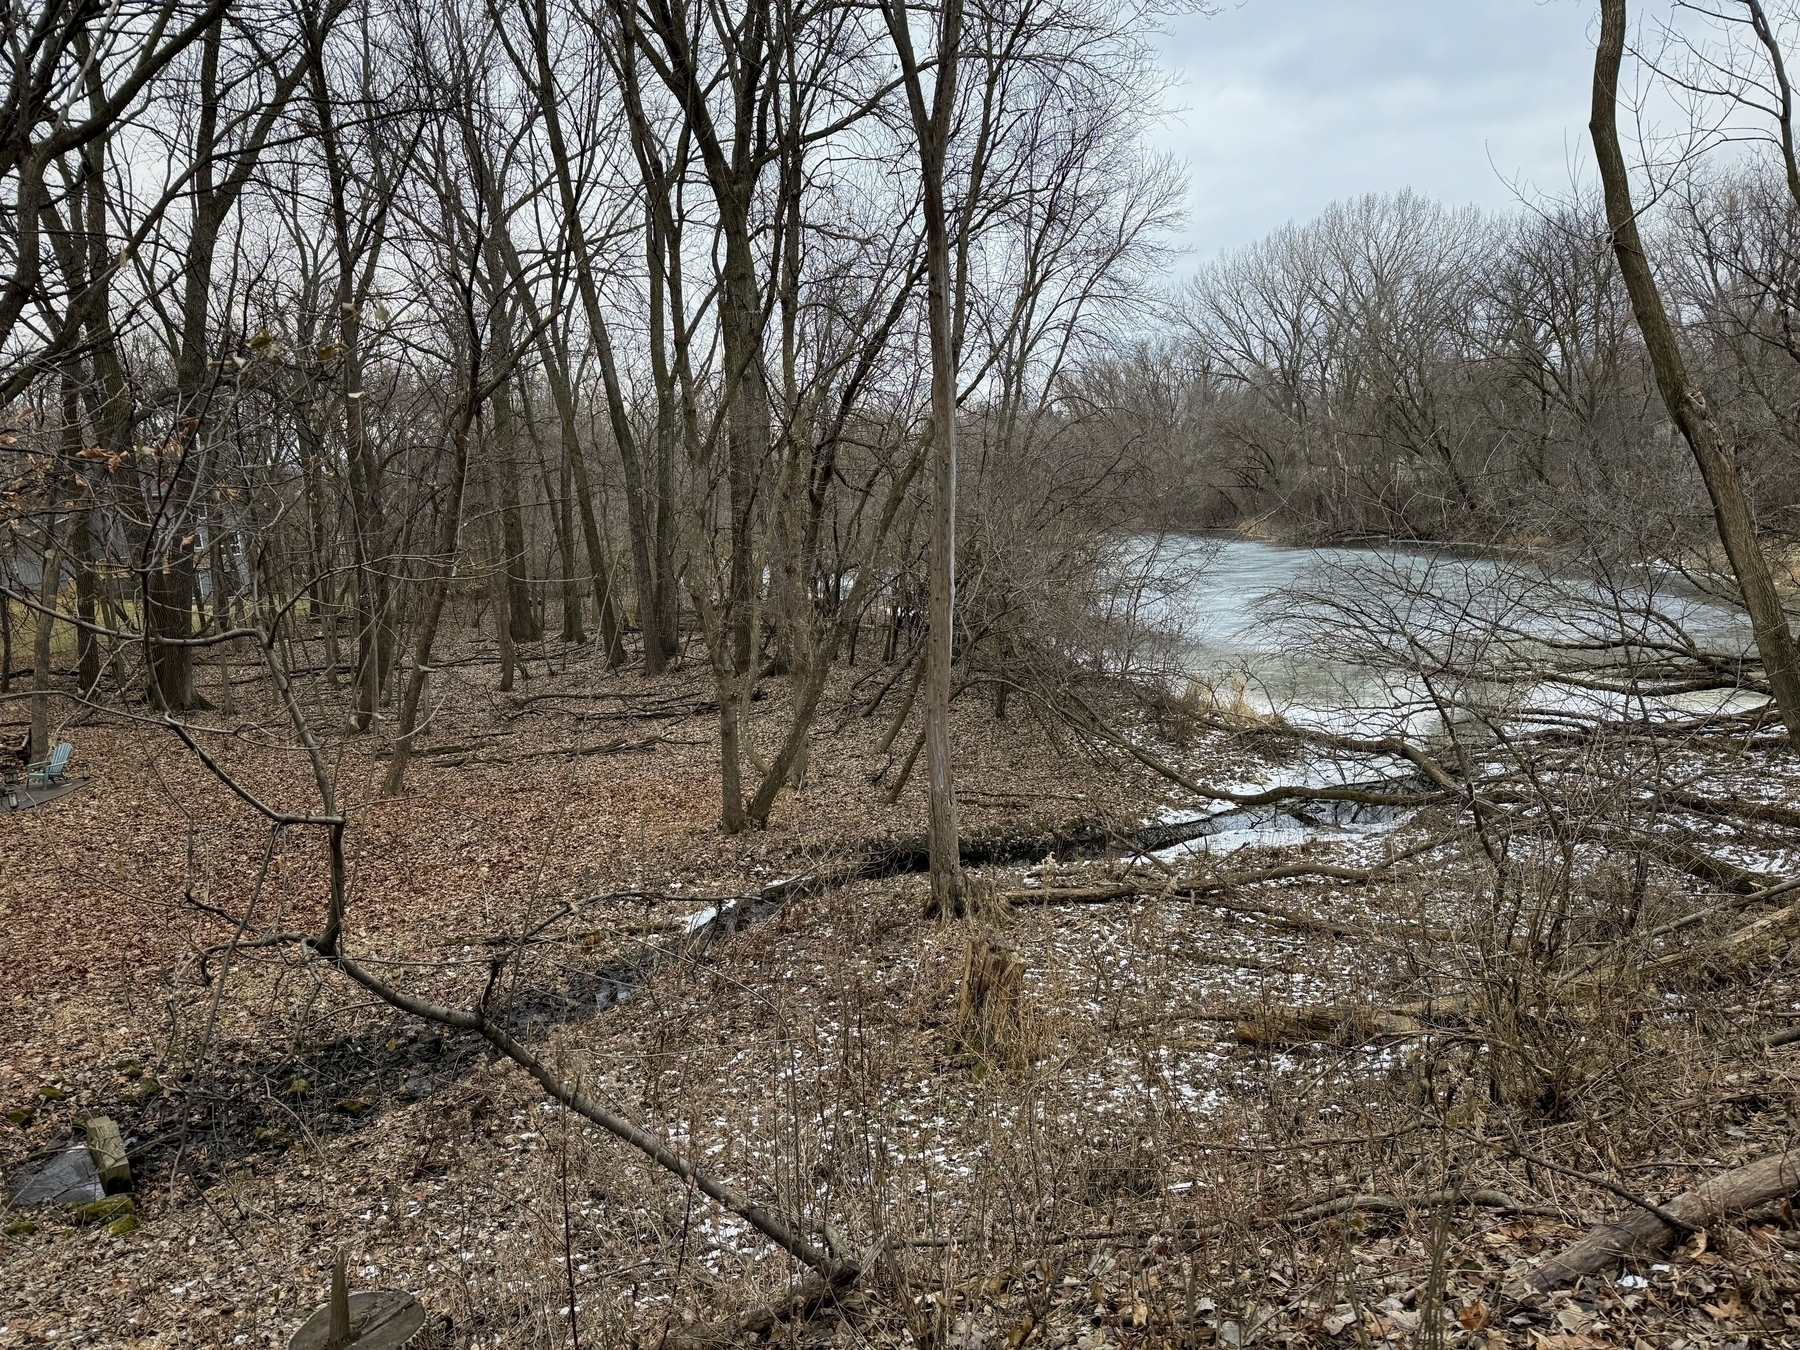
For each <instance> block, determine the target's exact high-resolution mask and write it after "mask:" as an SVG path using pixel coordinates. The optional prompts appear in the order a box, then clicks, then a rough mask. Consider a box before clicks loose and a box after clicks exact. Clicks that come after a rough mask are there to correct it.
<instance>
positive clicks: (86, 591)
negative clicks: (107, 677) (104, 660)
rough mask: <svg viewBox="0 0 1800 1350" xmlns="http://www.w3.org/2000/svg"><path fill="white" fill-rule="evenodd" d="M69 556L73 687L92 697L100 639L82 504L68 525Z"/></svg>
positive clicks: (91, 551) (91, 552)
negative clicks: (73, 623) (72, 577)
mask: <svg viewBox="0 0 1800 1350" xmlns="http://www.w3.org/2000/svg"><path fill="white" fill-rule="evenodd" d="M69 555H70V558H71V560H72V561H73V562H74V565H75V617H76V618H77V619H78V620H80V623H79V625H78V627H77V628H76V631H75V671H76V688H77V689H79V690H80V692H81V696H82V697H83V698H92V697H93V695H94V691H95V690H96V689H98V688H99V686H100V638H99V636H98V635H97V634H96V633H95V632H94V623H95V611H94V545H93V538H92V535H91V534H90V533H89V529H88V511H87V508H86V507H83V508H82V509H81V510H79V511H77V512H76V513H75V519H74V522H73V523H72V524H71V525H70V528H69Z"/></svg>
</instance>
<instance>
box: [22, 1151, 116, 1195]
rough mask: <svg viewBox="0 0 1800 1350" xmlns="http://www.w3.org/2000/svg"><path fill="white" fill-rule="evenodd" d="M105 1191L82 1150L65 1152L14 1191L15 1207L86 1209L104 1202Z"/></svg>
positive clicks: (23, 1181)
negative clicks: (71, 1205)
mask: <svg viewBox="0 0 1800 1350" xmlns="http://www.w3.org/2000/svg"><path fill="white" fill-rule="evenodd" d="M105 1195H106V1188H105V1187H104V1186H102V1185H101V1184H100V1172H99V1169H97V1168H96V1167H95V1166H94V1159H93V1157H92V1155H90V1154H89V1153H88V1151H87V1149H86V1148H85V1147H76V1148H70V1149H64V1150H63V1151H62V1152H61V1153H59V1154H57V1155H56V1156H55V1157H54V1158H52V1159H51V1160H50V1162H49V1164H48V1165H47V1166H45V1167H43V1168H40V1169H39V1170H38V1171H36V1172H33V1173H31V1174H30V1175H29V1176H27V1177H25V1178H24V1179H23V1180H22V1181H20V1182H19V1184H18V1185H17V1186H15V1187H14V1188H13V1192H12V1202H13V1203H14V1204H15V1205H68V1204H76V1205H85V1204H87V1203H89V1202H90V1201H93V1200H100V1199H103V1198H104V1197H105Z"/></svg>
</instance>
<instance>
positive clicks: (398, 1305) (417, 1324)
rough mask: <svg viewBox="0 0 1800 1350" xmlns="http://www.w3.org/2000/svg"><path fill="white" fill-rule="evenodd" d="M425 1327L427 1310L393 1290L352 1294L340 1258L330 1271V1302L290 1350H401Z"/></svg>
mask: <svg viewBox="0 0 1800 1350" xmlns="http://www.w3.org/2000/svg"><path fill="white" fill-rule="evenodd" d="M424 1326H425V1309H424V1308H423V1307H421V1306H420V1304H419V1300H418V1299H416V1298H414V1297H413V1296H412V1295H411V1294H406V1293H401V1292H400V1291H398V1290H394V1289H382V1290H374V1291H370V1292H367V1293H355V1294H352V1293H351V1292H350V1289H349V1284H348V1282H347V1281H346V1280H345V1278H344V1258H343V1256H342V1254H340V1255H339V1256H338V1258H337V1260H336V1261H334V1262H333V1263H332V1267H331V1301H330V1302H329V1303H327V1304H326V1305H325V1306H324V1307H323V1308H320V1309H319V1310H318V1311H317V1312H316V1313H314V1314H313V1315H312V1316H311V1317H310V1318H308V1319H307V1321H306V1325H304V1326H302V1327H301V1328H300V1329H299V1330H298V1331H296V1332H295V1333H294V1334H293V1337H292V1338H291V1339H290V1340H289V1341H288V1350H350V1347H352V1346H354V1347H356V1350H400V1347H401V1346H404V1345H405V1344H406V1343H407V1342H409V1341H410V1340H412V1338H413V1337H414V1336H416V1335H418V1334H419V1332H420V1331H421V1330H423V1329H424Z"/></svg>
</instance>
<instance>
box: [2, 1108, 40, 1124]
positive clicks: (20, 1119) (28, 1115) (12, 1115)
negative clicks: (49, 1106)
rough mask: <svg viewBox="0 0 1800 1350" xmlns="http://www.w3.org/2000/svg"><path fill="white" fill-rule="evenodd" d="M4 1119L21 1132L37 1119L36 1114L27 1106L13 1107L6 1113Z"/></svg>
mask: <svg viewBox="0 0 1800 1350" xmlns="http://www.w3.org/2000/svg"><path fill="white" fill-rule="evenodd" d="M6 1118H7V1119H8V1120H10V1121H11V1122H12V1123H13V1124H15V1125H17V1126H18V1127H19V1128H20V1129H21V1130H22V1129H24V1128H25V1127H26V1126H27V1125H29V1124H31V1122H32V1121H34V1120H36V1119H37V1112H36V1111H33V1110H32V1109H31V1108H30V1107H29V1106H15V1107H13V1109H12V1110H10V1111H8V1112H7V1113H6Z"/></svg>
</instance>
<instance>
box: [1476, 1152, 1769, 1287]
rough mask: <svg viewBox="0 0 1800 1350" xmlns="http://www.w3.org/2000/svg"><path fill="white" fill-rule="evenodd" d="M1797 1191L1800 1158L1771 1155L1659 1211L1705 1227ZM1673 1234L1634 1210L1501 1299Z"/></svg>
mask: <svg viewBox="0 0 1800 1350" xmlns="http://www.w3.org/2000/svg"><path fill="white" fill-rule="evenodd" d="M1796 1191H1800V1156H1796V1155H1794V1154H1789V1153H1775V1154H1771V1155H1770V1156H1768V1157H1766V1158H1759V1159H1757V1160H1756V1161H1755V1162H1753V1163H1748V1164H1746V1165H1745V1166H1743V1167H1739V1168H1736V1169H1734V1170H1733V1171H1730V1172H1726V1173H1724V1174H1723V1175H1721V1176H1717V1177H1714V1178H1712V1179H1711V1180H1710V1181H1706V1182H1702V1183H1701V1184H1700V1185H1698V1186H1696V1187H1694V1189H1693V1190H1691V1191H1685V1192H1683V1193H1682V1194H1680V1195H1678V1196H1676V1197H1675V1198H1674V1199H1673V1200H1670V1201H1669V1202H1668V1203H1667V1204H1665V1205H1662V1206H1660V1208H1661V1209H1662V1210H1664V1211H1665V1212H1666V1213H1667V1214H1668V1215H1669V1216H1670V1217H1671V1218H1674V1219H1676V1220H1677V1221H1678V1222H1679V1223H1681V1224H1683V1225H1685V1226H1686V1227H1688V1228H1690V1229H1696V1228H1705V1227H1706V1226H1707V1225H1708V1224H1715V1223H1719V1222H1721V1221H1722V1220H1724V1219H1726V1218H1729V1217H1731V1216H1732V1215H1735V1214H1742V1213H1743V1212H1744V1211H1745V1210H1748V1209H1754V1208H1755V1207H1756V1206H1758V1205H1761V1204H1766V1203H1768V1202H1769V1201H1771V1200H1779V1199H1782V1198H1783V1197H1785V1196H1790V1195H1792V1194H1794V1193H1795V1192H1796ZM1678 1231H1679V1230H1677V1229H1676V1228H1674V1227H1671V1226H1670V1225H1669V1224H1667V1223H1664V1222H1663V1221H1662V1220H1661V1219H1659V1218H1658V1217H1657V1216H1656V1215H1655V1214H1654V1213H1652V1212H1651V1211H1649V1210H1648V1209H1645V1208H1642V1207H1637V1208H1633V1209H1631V1210H1629V1211H1628V1212H1626V1213H1625V1214H1624V1215H1623V1216H1622V1217H1621V1218H1620V1219H1619V1220H1618V1222H1616V1223H1612V1224H1609V1225H1607V1226H1606V1227H1605V1228H1597V1229H1595V1230H1594V1231H1593V1232H1591V1233H1589V1234H1588V1235H1587V1236H1586V1237H1584V1238H1582V1239H1581V1240H1580V1241H1578V1242H1576V1243H1575V1244H1574V1245H1573V1246H1572V1247H1570V1248H1568V1249H1567V1250H1566V1251H1564V1252H1563V1253H1562V1254H1561V1255H1560V1256H1556V1257H1553V1258H1551V1259H1550V1260H1548V1261H1546V1262H1544V1264H1543V1265H1541V1266H1539V1267H1538V1268H1537V1269H1536V1270H1533V1271H1531V1272H1529V1273H1528V1274H1525V1275H1523V1276H1521V1277H1519V1278H1518V1279H1515V1280H1512V1281H1509V1282H1508V1283H1507V1284H1506V1285H1505V1287H1504V1288H1503V1289H1502V1290H1501V1296H1502V1297H1503V1298H1505V1299H1507V1300H1510V1301H1511V1302H1514V1303H1530V1302H1533V1301H1534V1300H1536V1299H1539V1298H1542V1297H1543V1296H1544V1295H1546V1294H1548V1293H1549V1292H1550V1291H1551V1290H1552V1289H1556V1288H1559V1287H1560V1286H1562V1285H1565V1284H1569V1283H1571V1282H1572V1281H1575V1280H1578V1279H1580V1278H1581V1277H1582V1276H1584V1275H1592V1274H1594V1273H1595V1272H1596V1271H1600V1270H1604V1269H1605V1268H1606V1267H1608V1266H1610V1265H1612V1264H1613V1263H1614V1262H1616V1261H1619V1260H1621V1259H1622V1258H1624V1257H1627V1256H1635V1255H1651V1254H1653V1253H1655V1252H1658V1251H1661V1250H1662V1249H1663V1248H1665V1247H1667V1246H1668V1245H1669V1243H1670V1242H1672V1241H1673V1240H1674V1238H1675V1237H1676V1234H1677V1232H1678Z"/></svg>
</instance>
